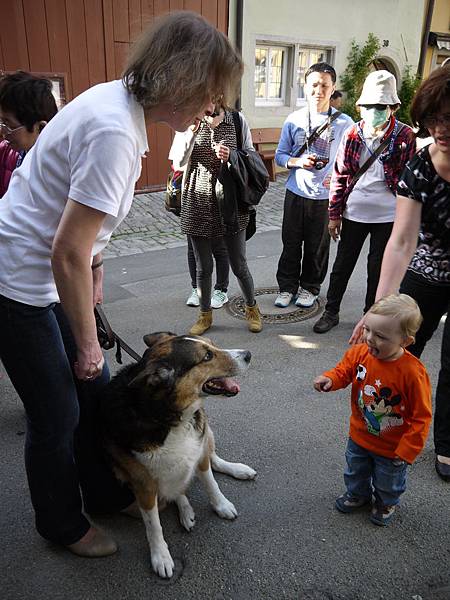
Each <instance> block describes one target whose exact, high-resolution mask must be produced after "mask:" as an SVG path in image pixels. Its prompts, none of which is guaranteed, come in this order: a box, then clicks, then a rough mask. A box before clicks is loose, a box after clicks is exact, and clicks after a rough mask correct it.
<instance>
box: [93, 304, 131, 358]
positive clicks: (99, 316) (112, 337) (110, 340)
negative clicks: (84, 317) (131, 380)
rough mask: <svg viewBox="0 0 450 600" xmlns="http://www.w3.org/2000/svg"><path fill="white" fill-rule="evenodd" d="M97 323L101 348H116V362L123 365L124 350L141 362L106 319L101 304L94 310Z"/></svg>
mask: <svg viewBox="0 0 450 600" xmlns="http://www.w3.org/2000/svg"><path fill="white" fill-rule="evenodd" d="M94 314H95V321H96V323H97V337H98V341H99V343H100V346H101V347H102V348H103V349H104V350H111V348H114V346H116V360H117V362H118V363H119V365H121V364H122V350H124V351H125V352H126V353H127V354H128V355H129V356H131V358H133V359H134V360H135V361H137V362H139V361H140V360H141V356H140V355H139V354H138V353H137V352H135V351H134V350H133V348H131V347H130V346H129V345H128V344H127V343H126V342H125V341H124V340H123V339H122V338H121V337H120V336H118V335H117V333H116V332H115V331H113V330H112V327H111V325H110V324H109V321H108V319H107V318H106V315H105V313H104V312H103V308H102V307H101V306H100V304H97V306H96V307H95V309H94Z"/></svg>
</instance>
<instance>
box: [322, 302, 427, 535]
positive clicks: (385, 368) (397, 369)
mask: <svg viewBox="0 0 450 600" xmlns="http://www.w3.org/2000/svg"><path fill="white" fill-rule="evenodd" d="M421 321H422V316H421V314H420V310H419V308H418V306H417V304H416V302H415V301H414V300H413V299H412V298H410V297H409V296H407V295H406V294H392V295H390V296H387V297H385V298H382V299H381V300H379V301H378V302H376V303H375V304H374V305H373V306H372V308H371V309H370V310H369V311H368V312H367V313H366V316H365V318H364V326H363V327H364V343H363V344H357V345H355V346H353V347H352V348H350V349H349V350H347V352H346V353H345V355H344V357H343V359H342V360H341V361H340V362H339V363H338V364H337V365H336V367H335V368H334V369H331V370H330V371H326V372H325V373H323V374H322V375H320V376H319V377H316V379H315V380H314V388H315V389H316V390H317V391H319V392H329V391H334V390H338V389H341V388H345V387H346V386H347V385H349V383H351V384H352V393H351V408H352V414H351V417H350V435H349V440H348V444H347V449H346V453H345V457H346V461H347V468H346V470H345V473H344V481H345V485H346V488H347V491H346V492H345V493H344V494H343V495H342V496H339V498H337V499H336V508H337V509H338V510H340V511H341V512H344V513H351V512H353V511H355V510H357V509H359V508H361V507H362V506H365V505H366V504H369V503H370V502H371V501H372V494H374V496H375V502H374V505H373V507H372V511H371V514H370V520H371V521H372V522H373V523H375V524H376V525H387V524H388V523H389V521H390V520H391V519H392V516H393V514H394V511H395V507H396V505H397V504H398V503H399V499H400V496H401V494H402V493H403V492H404V491H405V489H406V469H407V465H409V464H411V463H413V462H414V460H415V459H416V457H417V456H418V455H419V454H420V452H421V451H422V449H423V447H424V445H425V441H426V438H427V435H428V430H429V428H430V423H431V415H432V412H431V386H430V381H429V378H428V374H427V372H426V370H425V367H424V365H423V364H422V363H421V362H420V360H419V359H417V358H416V357H415V356H413V355H412V354H411V353H410V352H408V351H407V350H406V347H407V346H408V345H409V344H411V343H412V342H413V341H414V335H415V333H416V331H417V330H418V328H419V326H420V323H421Z"/></svg>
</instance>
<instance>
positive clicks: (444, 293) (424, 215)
mask: <svg viewBox="0 0 450 600" xmlns="http://www.w3.org/2000/svg"><path fill="white" fill-rule="evenodd" d="M411 118H412V122H413V124H414V125H415V126H416V127H417V128H418V131H417V134H416V135H417V136H419V137H427V136H430V135H431V136H432V138H433V142H432V143H431V144H429V145H428V146H425V147H424V148H422V150H420V151H419V152H418V154H416V156H414V157H413V158H412V159H411V160H410V161H409V163H408V164H407V165H406V168H405V170H404V171H403V174H402V176H401V178H400V180H399V183H398V186H397V209H396V213H395V221H394V227H393V230H392V234H391V237H390V238H389V241H388V243H387V246H386V250H385V253H384V257H383V264H382V267H381V275H380V282H379V284H378V289H377V294H376V299H377V300H378V299H380V298H382V297H384V296H387V295H388V294H391V293H393V292H396V291H397V290H398V288H399V286H400V292H401V293H404V294H408V295H409V296H411V297H412V298H414V299H415V300H416V302H417V303H418V305H419V308H420V310H421V312H422V316H423V323H422V325H421V327H420V329H419V331H418V332H417V334H416V340H415V343H414V344H413V345H411V346H408V350H409V351H410V352H412V353H413V354H414V355H415V356H417V357H420V355H421V354H422V351H423V349H424V348H425V344H426V343H427V342H428V340H429V339H431V337H432V335H433V333H434V332H435V331H436V329H437V327H438V325H439V323H440V321H441V319H442V317H444V315H446V314H447V315H448V312H449V309H450V64H449V65H446V66H444V67H442V68H440V69H437V70H436V71H434V72H433V73H432V74H431V75H430V76H429V77H428V79H426V80H425V81H424V82H423V83H422V84H421V86H420V87H419V89H418V90H417V93H416V95H415V97H414V99H413V102H412V105H411ZM362 322H363V320H362V321H360V323H358V325H357V326H356V327H355V330H354V332H353V335H352V337H351V339H350V342H351V343H353V342H356V341H358V340H359V337H360V332H361V326H362ZM434 446H435V451H436V461H435V468H436V471H437V474H438V475H439V476H440V477H441V478H442V479H443V480H445V481H448V482H450V320H449V319H448V317H447V319H446V320H445V323H444V330H443V336H442V351H441V369H440V372H439V379H438V385H437V389H436V408H435V415H434Z"/></svg>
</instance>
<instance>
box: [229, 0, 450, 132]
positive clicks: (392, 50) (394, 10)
mask: <svg viewBox="0 0 450 600" xmlns="http://www.w3.org/2000/svg"><path fill="white" fill-rule="evenodd" d="M443 1H444V2H447V3H448V5H450V2H449V0H443ZM424 10H425V0H364V2H355V0H338V1H336V0H321V2H320V3H319V2H311V1H310V0H278V1H277V2H274V1H273V0H230V13H229V14H230V29H229V33H230V37H231V39H233V40H235V41H236V43H237V44H238V46H239V45H241V47H242V56H243V59H244V62H245V65H246V70H245V74H244V78H243V80H242V95H241V105H242V110H243V112H244V114H245V116H246V118H247V120H248V121H249V123H250V125H251V127H278V126H280V125H281V124H282V123H283V121H284V119H285V118H286V116H287V115H288V114H289V113H290V112H292V111H293V110H296V109H297V108H300V107H301V106H303V105H304V104H305V97H304V73H305V71H306V69H307V68H308V66H309V65H310V64H312V63H314V62H318V61H322V60H324V61H326V62H330V63H331V64H332V65H333V66H334V68H335V69H336V72H337V74H338V76H339V73H342V72H343V71H344V69H345V67H346V63H347V55H348V52H349V50H350V46H351V41H352V39H354V40H355V41H356V42H357V43H358V44H364V42H365V41H366V39H367V36H368V34H369V33H373V34H375V35H376V36H377V37H378V38H379V39H380V42H381V44H382V48H381V50H380V52H379V54H378V58H379V62H381V64H383V65H384V66H385V67H386V68H388V69H389V70H390V71H391V72H392V73H393V74H394V75H395V76H396V78H397V81H399V82H400V81H401V78H402V74H403V72H404V70H405V68H406V66H407V65H409V66H410V67H411V69H412V71H413V72H414V71H415V70H416V69H417V65H418V61H419V55H420V40H421V37H422V30H423V20H424ZM240 32H242V35H241V36H240ZM239 37H241V39H239ZM338 88H339V80H338Z"/></svg>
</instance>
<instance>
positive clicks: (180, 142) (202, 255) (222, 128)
mask: <svg viewBox="0 0 450 600" xmlns="http://www.w3.org/2000/svg"><path fill="white" fill-rule="evenodd" d="M219 102H220V101H219ZM239 118H240V121H241V130H242V143H241V144H238V140H237V134H236V129H235V126H234V121H233V114H232V112H231V111H229V110H226V109H225V108H224V107H222V106H221V104H220V103H219V105H218V106H217V108H216V111H215V113H214V114H213V115H212V116H210V117H205V119H203V120H202V121H201V122H200V123H199V124H197V125H196V126H194V128H191V129H189V130H188V131H186V132H185V133H184V134H176V136H175V139H174V143H173V146H172V149H171V152H170V157H171V158H172V159H173V161H174V165H175V167H176V168H179V167H180V168H183V167H184V168H185V171H186V175H185V178H184V182H183V196H182V205H181V231H182V232H183V233H185V234H186V235H187V236H188V237H189V239H190V241H191V243H192V247H193V249H194V254H195V260H196V263H197V289H198V294H199V299H200V314H199V317H198V320H197V322H196V323H195V324H194V325H193V326H192V327H191V329H190V331H189V333H191V334H192V335H202V334H203V333H204V332H205V331H207V330H208V329H209V328H210V327H211V325H212V309H211V285H212V284H211V277H212V271H213V254H212V248H211V246H212V240H214V239H217V238H219V237H222V236H223V240H224V242H225V245H226V247H227V250H228V255H229V259H230V266H231V269H232V271H233V273H234V274H235V276H236V278H237V280H238V283H239V286H240V288H241V291H242V295H243V296H244V299H245V304H246V306H245V316H246V319H247V322H248V328H249V330H250V331H252V332H254V333H258V332H259V331H261V329H262V321H261V314H260V312H259V308H258V306H257V304H256V301H255V291H254V285H253V278H252V276H251V273H250V271H249V269H248V265H247V259H246V254H245V230H246V228H247V225H248V221H249V215H248V209H247V208H246V207H245V206H241V205H240V204H238V207H237V225H236V231H235V232H232V233H228V232H226V228H225V225H224V222H223V217H222V215H221V212H220V206H219V202H218V200H217V195H216V194H217V193H219V194H220V185H217V182H218V174H219V170H220V166H221V163H222V162H225V163H226V162H227V161H228V159H229V158H230V153H231V152H233V151H235V150H236V149H237V148H238V146H242V149H243V150H244V151H246V152H254V151H255V150H254V148H253V143H252V139H251V135H250V129H249V127H248V124H247V122H246V121H245V119H244V117H243V116H242V115H241V114H240V113H239Z"/></svg>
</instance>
